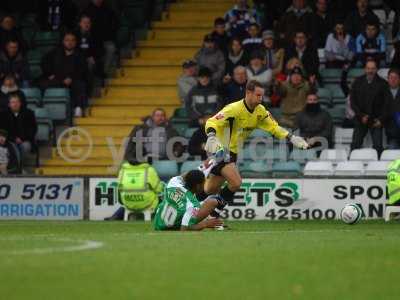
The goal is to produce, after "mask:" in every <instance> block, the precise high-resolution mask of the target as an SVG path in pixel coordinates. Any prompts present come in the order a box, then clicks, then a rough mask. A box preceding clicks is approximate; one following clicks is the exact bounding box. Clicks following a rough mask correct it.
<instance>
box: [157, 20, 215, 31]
mask: <svg viewBox="0 0 400 300" xmlns="http://www.w3.org/2000/svg"><path fill="white" fill-rule="evenodd" d="M152 28H153V29H187V28H190V29H206V30H209V31H211V30H212V28H213V24H212V23H210V22H206V23H203V22H199V21H197V20H194V21H193V20H191V21H185V22H183V21H175V20H167V21H156V22H153V23H152Z"/></svg>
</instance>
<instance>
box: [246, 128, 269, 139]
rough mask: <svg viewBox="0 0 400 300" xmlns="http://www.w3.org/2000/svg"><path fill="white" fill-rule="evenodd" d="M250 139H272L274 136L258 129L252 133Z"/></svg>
mask: <svg viewBox="0 0 400 300" xmlns="http://www.w3.org/2000/svg"><path fill="white" fill-rule="evenodd" d="M250 138H272V135H271V134H270V133H268V132H266V131H265V130H261V129H256V130H254V131H253V132H252V133H251V135H250Z"/></svg>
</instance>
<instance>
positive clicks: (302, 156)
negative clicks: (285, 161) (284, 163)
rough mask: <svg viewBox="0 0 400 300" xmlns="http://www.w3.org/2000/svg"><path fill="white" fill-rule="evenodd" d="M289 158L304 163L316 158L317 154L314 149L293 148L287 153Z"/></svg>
mask: <svg viewBox="0 0 400 300" xmlns="http://www.w3.org/2000/svg"><path fill="white" fill-rule="evenodd" d="M289 159H291V160H294V161H297V162H298V163H300V164H305V163H306V162H308V161H310V160H316V159H318V154H317V151H316V150H315V149H308V150H300V149H293V151H292V153H290V155H289Z"/></svg>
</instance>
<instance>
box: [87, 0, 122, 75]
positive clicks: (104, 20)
mask: <svg viewBox="0 0 400 300" xmlns="http://www.w3.org/2000/svg"><path fill="white" fill-rule="evenodd" d="M84 14H85V15H88V16H89V17H90V19H91V20H92V25H93V28H92V32H93V38H94V39H95V40H96V41H101V43H103V48H104V51H105V53H104V58H103V60H104V62H103V65H104V71H105V73H106V74H107V75H108V76H109V75H110V74H111V72H112V68H113V65H114V63H115V59H116V46H115V37H116V34H115V33H116V32H117V31H118V20H117V17H116V15H115V13H114V11H113V10H112V9H111V8H110V7H108V6H107V4H106V3H105V1H104V0H92V2H91V3H90V4H89V5H88V7H87V8H86V9H85V11H84Z"/></svg>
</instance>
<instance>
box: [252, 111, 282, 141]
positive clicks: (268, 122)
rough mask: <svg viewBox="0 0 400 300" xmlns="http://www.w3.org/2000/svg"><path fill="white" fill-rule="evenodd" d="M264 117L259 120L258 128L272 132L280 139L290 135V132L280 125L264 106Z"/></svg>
mask: <svg viewBox="0 0 400 300" xmlns="http://www.w3.org/2000/svg"><path fill="white" fill-rule="evenodd" d="M261 109H262V116H263V117H262V118H260V119H259V120H258V124H257V125H258V126H257V127H258V128H260V129H262V130H265V131H267V132H269V133H271V134H272V135H273V136H275V137H276V138H278V139H281V140H282V139H284V138H286V137H287V136H288V134H289V132H288V131H287V130H286V129H285V128H283V127H281V126H279V124H278V122H277V121H276V120H275V119H274V118H273V117H272V115H271V113H270V112H269V111H267V110H266V109H265V108H264V107H263V106H262V108H261Z"/></svg>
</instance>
